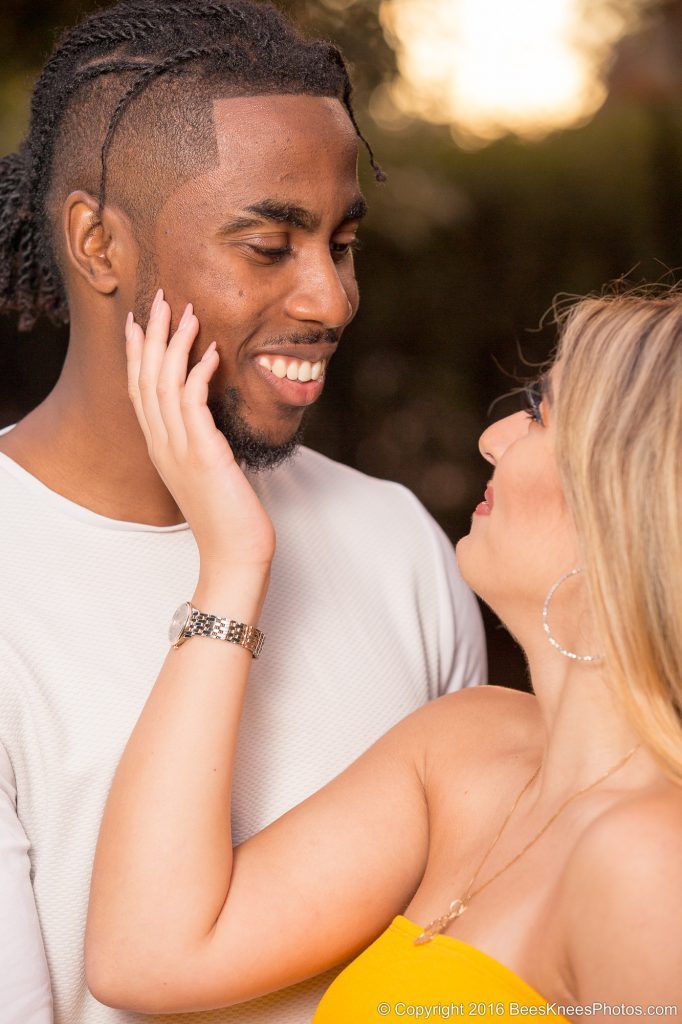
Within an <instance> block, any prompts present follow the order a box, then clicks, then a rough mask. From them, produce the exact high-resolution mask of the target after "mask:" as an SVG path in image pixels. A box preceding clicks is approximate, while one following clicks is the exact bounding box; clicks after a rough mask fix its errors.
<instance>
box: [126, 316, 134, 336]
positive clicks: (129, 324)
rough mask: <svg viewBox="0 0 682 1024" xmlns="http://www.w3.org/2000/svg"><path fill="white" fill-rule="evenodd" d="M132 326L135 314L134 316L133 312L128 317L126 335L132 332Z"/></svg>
mask: <svg viewBox="0 0 682 1024" xmlns="http://www.w3.org/2000/svg"><path fill="white" fill-rule="evenodd" d="M132 325H133V314H132V312H130V313H128V316H127V317H126V334H127V333H128V331H129V330H130V328H131V327H132Z"/></svg>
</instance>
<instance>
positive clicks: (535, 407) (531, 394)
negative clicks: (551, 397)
mask: <svg viewBox="0 0 682 1024" xmlns="http://www.w3.org/2000/svg"><path fill="white" fill-rule="evenodd" d="M542 398H543V395H542V386H541V384H540V381H535V382H534V383H533V384H529V385H528V387H525V388H524V389H523V402H524V405H525V407H526V414H527V416H528V417H529V418H530V419H531V420H533V422H534V423H539V424H540V425H541V426H542V425H543V423H544V421H543V419H542V409H541V408H540V406H541V405H542Z"/></svg>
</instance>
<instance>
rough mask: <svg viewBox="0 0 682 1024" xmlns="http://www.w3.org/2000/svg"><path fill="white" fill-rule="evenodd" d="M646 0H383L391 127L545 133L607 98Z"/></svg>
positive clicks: (485, 136)
mask: <svg viewBox="0 0 682 1024" xmlns="http://www.w3.org/2000/svg"><path fill="white" fill-rule="evenodd" d="M645 6H646V0H612V2H606V0H592V2H591V3H589V5H586V4H585V3H583V2H582V0H514V2H513V3H510V2H509V0H384V2H383V3H382V5H381V23H382V26H383V28H384V32H385V34H386V37H387V39H388V40H389V42H390V43H391V45H392V46H393V48H394V49H395V51H396V55H397V61H398V69H399V77H398V78H397V79H396V80H395V81H393V82H392V83H390V84H389V85H385V86H382V87H380V88H379V90H377V93H376V94H375V96H374V98H373V103H372V113H373V114H374V116H375V117H376V119H377V120H378V121H379V122H380V123H383V124H384V125H385V126H386V127H391V126H396V127H399V126H400V124H401V123H402V122H403V121H404V119H405V118H406V117H410V116H417V117H422V118H425V119H426V120H428V121H431V122H435V123H441V124H449V125H451V126H452V131H453V135H454V136H455V138H456V139H457V140H458V141H460V142H462V143H464V144H467V143H469V144H472V145H475V144H476V143H477V142H478V143H480V142H485V141H487V140H491V139H494V138H497V137H499V136H500V135H503V134H505V133H506V132H514V133H516V134H518V135H520V136H523V137H527V138H528V137H530V138H532V137H534V136H539V135H543V134H546V133H547V132H548V131H551V130H552V129H555V128H562V127H568V126H570V125H573V124H577V123H580V122H581V121H584V120H586V119H588V118H589V117H590V116H591V115H592V114H594V113H595V112H596V111H597V110H598V109H599V107H600V106H601V104H602V103H603V101H604V98H605V94H606V89H605V85H604V80H603V72H604V69H605V66H607V65H608V60H609V57H610V55H611V53H612V51H613V47H614V45H615V44H616V43H617V42H618V40H619V39H620V38H622V36H623V35H625V34H626V33H627V32H628V31H631V30H632V28H633V26H634V25H635V24H636V19H637V17H638V15H639V14H640V13H641V11H642V10H643V8H644V7H645Z"/></svg>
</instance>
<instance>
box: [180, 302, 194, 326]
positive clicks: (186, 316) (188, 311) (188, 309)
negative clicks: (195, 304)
mask: <svg viewBox="0 0 682 1024" xmlns="http://www.w3.org/2000/svg"><path fill="white" fill-rule="evenodd" d="M193 312H194V310H193V308H192V303H191V302H188V303H187V305H186V306H185V312H184V313H183V314H182V316H181V317H180V323H179V324H178V330H180V328H181V327H186V326H187V324H188V323H189V322H190V319H191V317H192V313H193Z"/></svg>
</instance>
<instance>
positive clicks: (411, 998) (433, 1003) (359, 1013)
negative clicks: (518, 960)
mask: <svg viewBox="0 0 682 1024" xmlns="http://www.w3.org/2000/svg"><path fill="white" fill-rule="evenodd" d="M422 930H423V929H422V927H421V926H420V925H418V924H415V923H414V922H413V921H408V919H407V918H406V917H402V916H401V915H399V916H398V917H395V918H394V919H393V921H392V922H391V924H390V925H389V926H388V928H387V929H386V931H385V932H384V933H383V934H382V935H380V936H379V938H378V939H377V940H376V941H375V942H373V943H372V945H371V946H369V948H368V949H366V950H365V951H364V953H361V954H360V956H358V957H356V959H355V960H353V961H352V963H350V964H349V965H348V967H346V968H345V970H343V971H342V972H341V973H340V974H339V975H338V977H337V978H335V980H334V981H333V982H332V984H331V985H330V986H329V988H328V989H327V991H326V993H325V995H324V996H323V998H322V1002H321V1003H320V1004H319V1006H318V1008H317V1010H316V1012H315V1016H314V1017H313V1024H379V1022H381V1021H397V1020H400V1021H402V1022H403V1024H406V1022H407V1021H429V1022H434V1021H435V1022H436V1024H441V1022H442V1021H444V1020H450V1021H455V1020H457V1019H458V1018H459V1019H468V1018H469V1017H475V1018H476V1020H477V1021H480V1020H488V1021H511V1020H514V1021H516V1022H517V1024H521V1022H522V1021H523V1020H524V1019H525V1020H528V1018H529V1017H530V1016H534V1017H542V1016H545V1017H550V1018H551V1019H560V1020H565V1018H564V1017H561V1016H560V1015H559V1014H558V1013H556V1012H551V1011H549V1004H548V1002H547V1000H546V999H544V998H543V997H542V996H541V995H540V994H539V993H538V992H536V991H535V989H533V988H531V987H530V985H527V984H526V982H525V981H523V980H522V979H521V978H519V976H518V975H517V974H514V972H513V971H511V970H510V969H509V968H508V967H504V966H503V964H501V963H498V961H497V960H493V958H492V957H490V956H488V954H487V953H482V952H481V951H480V950H479V949H476V948H475V947H474V946H470V945H469V943H467V942H462V941H461V940H460V939H454V938H452V936H450V935H436V936H434V938H433V939H432V940H431V942H427V943H425V944H424V945H421V946H415V944H414V940H415V939H416V937H417V936H418V935H420V934H421V932H422ZM529 1006H534V1007H543V1008H544V1013H543V1011H542V1010H535V1011H533V1010H531V1011H529V1010H525V1011H524V1009H522V1008H523V1007H529Z"/></svg>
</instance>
